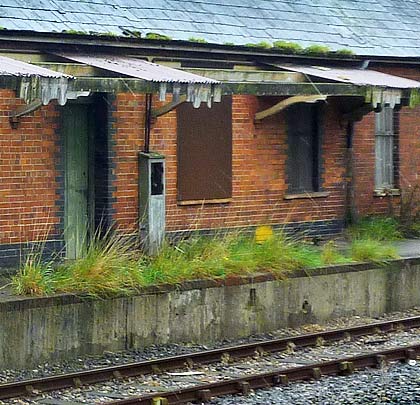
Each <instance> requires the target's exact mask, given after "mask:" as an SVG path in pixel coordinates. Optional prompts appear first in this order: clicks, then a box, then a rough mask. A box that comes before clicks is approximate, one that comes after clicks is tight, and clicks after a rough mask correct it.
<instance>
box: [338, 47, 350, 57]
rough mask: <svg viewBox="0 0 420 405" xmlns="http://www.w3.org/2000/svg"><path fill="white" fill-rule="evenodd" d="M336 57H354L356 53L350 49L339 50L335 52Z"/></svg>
mask: <svg viewBox="0 0 420 405" xmlns="http://www.w3.org/2000/svg"><path fill="white" fill-rule="evenodd" d="M334 53H335V54H336V55H340V56H353V55H354V52H353V51H352V50H350V49H345V48H343V49H339V50H337V51H335V52H334Z"/></svg>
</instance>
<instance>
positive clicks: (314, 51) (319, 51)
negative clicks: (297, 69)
mask: <svg viewBox="0 0 420 405" xmlns="http://www.w3.org/2000/svg"><path fill="white" fill-rule="evenodd" d="M330 52H331V49H330V48H329V47H328V46H324V45H310V46H308V47H307V48H305V49H304V51H303V53H304V54H305V55H327V54H329V53H330Z"/></svg>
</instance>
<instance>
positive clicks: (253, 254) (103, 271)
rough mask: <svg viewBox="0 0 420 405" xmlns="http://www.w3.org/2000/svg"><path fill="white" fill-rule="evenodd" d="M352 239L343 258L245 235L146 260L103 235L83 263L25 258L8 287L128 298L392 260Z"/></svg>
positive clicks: (177, 247)
mask: <svg viewBox="0 0 420 405" xmlns="http://www.w3.org/2000/svg"><path fill="white" fill-rule="evenodd" d="M369 226H370V225H369ZM369 229H370V228H369ZM374 229H376V228H375V227H374ZM355 234H356V235H357V238H356V239H355V241H354V242H353V243H352V245H351V249H350V250H349V252H348V254H344V253H342V252H339V251H338V250H337V248H336V247H335V245H334V243H333V242H329V243H327V244H325V245H324V246H323V247H322V248H318V247H315V246H313V245H309V244H307V243H304V242H300V241H298V240H294V239H291V238H289V237H287V236H285V235H284V234H283V233H278V234H276V235H274V236H273V237H271V238H269V239H268V240H266V241H265V242H263V243H257V242H256V241H255V239H254V238H252V237H250V236H246V235H242V234H240V233H236V234H235V233H234V234H226V235H217V236H212V237H203V236H192V237H190V238H188V239H184V240H181V241H179V242H177V243H174V244H170V243H166V244H165V245H164V246H163V248H162V249H161V251H160V253H159V254H158V255H156V256H152V257H149V256H146V255H143V254H140V253H138V252H139V250H138V247H137V245H136V242H134V241H132V240H129V239H127V238H126V237H124V236H122V235H120V234H118V233H109V234H107V235H105V237H101V238H100V237H98V236H97V237H94V238H93V239H92V240H91V241H90V243H89V244H88V246H87V248H86V252H85V255H84V256H83V258H80V259H77V260H73V261H66V262H64V263H61V264H59V265H57V266H56V267H55V268H54V267H53V264H52V262H48V263H43V262H42V260H41V255H40V254H32V255H30V256H29V257H28V259H27V260H26V262H25V263H24V265H23V266H22V269H21V270H20V272H19V273H18V274H17V275H16V276H15V277H14V278H13V280H12V285H13V288H14V291H15V292H16V293H17V294H22V295H45V294H51V293H75V294H80V293H82V294H87V295H91V296H100V297H107V296H111V295H115V294H119V295H129V294H132V293H133V292H135V291H136V290H138V289H139V288H141V287H145V286H150V285H157V284H162V283H171V284H176V283H181V282H183V281H186V280H193V279H206V278H208V279H224V278H227V277H233V276H236V275H244V274H253V273H258V272H271V273H273V274H274V275H275V276H276V277H277V278H280V279H282V278H286V277H287V276H288V274H289V273H290V272H292V271H295V270H299V269H311V268H315V267H320V266H325V265H333V264H339V263H348V262H352V261H372V262H380V261H386V260H389V259H393V258H396V257H397V255H396V252H395V249H392V248H391V247H389V246H386V245H384V243H383V242H379V241H378V240H375V239H373V238H369V239H366V238H364V237H365V235H367V234H369V235H371V236H372V235H377V234H378V235H381V232H377V233H375V232H367V231H363V232H362V231H360V230H359V231H358V233H355ZM359 236H360V237H359Z"/></svg>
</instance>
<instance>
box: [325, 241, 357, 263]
mask: <svg viewBox="0 0 420 405" xmlns="http://www.w3.org/2000/svg"><path fill="white" fill-rule="evenodd" d="M349 261H351V260H349V258H348V257H346V256H344V255H343V254H342V253H340V252H339V250H338V249H337V247H336V246H335V244H334V241H332V240H331V241H328V242H327V243H326V244H325V245H323V246H322V248H321V262H322V264H324V265H332V264H339V263H348V262H349Z"/></svg>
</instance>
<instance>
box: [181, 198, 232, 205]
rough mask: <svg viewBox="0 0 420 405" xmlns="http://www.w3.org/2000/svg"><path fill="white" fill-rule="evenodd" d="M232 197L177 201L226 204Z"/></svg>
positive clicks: (199, 203)
mask: <svg viewBox="0 0 420 405" xmlns="http://www.w3.org/2000/svg"><path fill="white" fill-rule="evenodd" d="M231 201H232V198H216V199H214V200H184V201H178V202H177V204H178V205H204V204H226V203H230V202H231Z"/></svg>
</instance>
